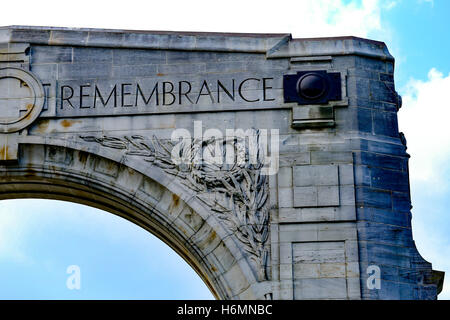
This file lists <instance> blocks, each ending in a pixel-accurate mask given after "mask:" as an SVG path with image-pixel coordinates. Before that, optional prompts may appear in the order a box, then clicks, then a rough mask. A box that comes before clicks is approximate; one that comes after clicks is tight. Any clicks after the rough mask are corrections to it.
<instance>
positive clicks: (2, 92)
mask: <svg viewBox="0 0 450 320" xmlns="http://www.w3.org/2000/svg"><path fill="white" fill-rule="evenodd" d="M44 101H45V91H44V88H43V86H42V84H41V82H40V81H39V80H38V79H37V78H36V77H35V76H34V75H33V74H31V73H30V72H28V71H25V70H23V69H20V68H14V67H8V68H0V133H9V132H16V131H19V130H22V129H23V128H26V127H27V126H29V125H30V124H31V123H32V122H33V121H34V120H36V118H37V117H38V116H39V114H40V113H41V111H42V108H43V107H44Z"/></svg>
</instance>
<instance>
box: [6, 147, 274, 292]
mask: <svg viewBox="0 0 450 320" xmlns="http://www.w3.org/2000/svg"><path fill="white" fill-rule="evenodd" d="M83 149H84V150H86V148H83ZM84 150H83V151H81V150H78V149H76V148H68V147H64V146H58V145H47V144H46V145H44V144H22V145H20V149H19V153H20V156H19V160H18V162H15V163H8V164H2V165H1V166H0V176H1V179H0V200H3V199H20V198H42V199H54V200H63V201H70V202H75V203H80V204H84V205H88V206H92V207H95V208H98V209H101V210H104V211H107V212H110V213H112V214H115V215H118V216H120V217H123V218H125V219H127V220H129V221H130V222H132V223H135V224H137V225H139V226H140V227H142V228H144V229H145V230H147V231H149V232H150V233H152V234H153V235H155V236H156V237H158V238H159V239H161V240H162V241H164V242H165V243H166V244H167V245H169V246H170V247H171V248H172V249H173V250H175V251H176V252H177V253H178V254H179V255H180V256H181V257H182V258H183V259H184V260H185V261H186V262H187V263H188V264H189V265H190V266H191V267H192V268H193V269H194V270H195V271H196V272H197V274H198V275H199V276H200V277H201V279H202V280H203V281H204V283H205V284H206V285H207V286H208V288H209V289H210V290H211V292H212V293H213V295H214V296H215V297H216V298H218V299H262V298H264V296H257V295H256V294H255V292H261V291H262V290H261V286H262V285H263V286H264V287H266V288H267V289H266V291H270V285H269V282H268V281H266V282H258V281H257V280H256V277H255V275H254V271H253V270H252V267H251V266H250V264H249V263H248V259H247V257H246V255H245V252H244V251H245V250H242V249H241V248H239V244H238V241H236V240H235V239H234V237H235V236H234V235H233V234H230V233H229V232H228V233H227V231H226V228H223V226H221V225H220V222H219V221H218V220H217V219H216V218H215V217H214V214H213V213H211V212H209V211H210V210H209V211H208V210H207V208H204V209H202V207H201V206H200V205H199V203H198V202H197V201H196V199H195V196H193V195H189V194H186V193H185V194H183V193H182V192H173V190H170V189H174V188H175V186H174V184H173V183H171V182H168V181H171V180H170V179H165V180H164V181H161V180H163V179H158V178H156V179H155V178H154V177H153V179H152V178H151V177H149V174H143V173H141V172H139V171H138V170H135V169H134V168H132V166H131V165H127V164H124V163H123V162H122V163H121V162H120V161H114V160H111V159H108V158H107V157H105V156H104V155H101V154H100V153H99V152H95V153H92V152H88V151H84ZM146 170H150V171H151V174H153V173H157V175H156V177H158V175H160V174H161V173H160V172H159V171H158V170H159V169H157V168H147V169H146ZM151 174H150V175H151ZM165 178H166V177H165ZM180 190H181V189H180ZM255 286H257V287H258V289H257V290H255ZM267 293H268V292H267Z"/></svg>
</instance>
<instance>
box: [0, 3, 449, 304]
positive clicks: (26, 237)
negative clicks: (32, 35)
mask: <svg viewBox="0 0 450 320" xmlns="http://www.w3.org/2000/svg"><path fill="white" fill-rule="evenodd" d="M63 3H64V4H63ZM2 12H7V13H8V14H6V15H2V18H1V22H0V24H1V25H5V26H6V25H38V26H61V27H86V28H111V29H136V30H173V31H217V32H261V33H280V32H282V33H291V34H292V35H293V36H294V37H295V38H301V37H320V36H345V35H353V36H359V37H365V38H370V39H375V40H380V41H384V42H385V43H386V44H387V46H388V48H389V50H390V52H391V54H392V55H393V56H394V57H395V58H396V68H395V81H396V88H397V91H398V92H399V93H400V94H401V95H402V97H403V107H402V109H401V110H400V111H399V113H398V117H399V127H400V131H402V132H404V133H405V135H406V139H407V141H408V153H410V154H411V159H410V181H411V193H412V203H413V209H412V213H413V220H412V223H413V236H414V240H415V242H416V246H417V248H418V250H419V252H420V253H421V255H422V256H423V257H424V258H425V259H426V260H428V261H430V262H432V263H433V269H435V270H442V271H446V272H447V279H446V282H445V285H444V290H443V292H442V293H441V295H440V296H439V298H440V299H450V279H448V277H450V215H449V212H448V208H449V207H450V162H449V161H448V160H449V159H450V130H448V128H447V123H448V120H447V119H449V118H450V99H448V97H447V94H448V93H449V92H450V59H449V57H450V41H449V40H448V34H449V32H450V22H449V20H448V14H449V13H450V1H448V0H359V1H358V0H355V1H351V0H311V1H292V0H291V1H283V0H278V1H276V2H274V1H265V0H258V1H242V0H239V1H238V0H228V1H226V2H223V1H220V2H219V1H211V0H209V1H195V0H191V1H175V0H166V1H135V0H127V1H126V2H124V1H107V2H106V1H86V0H78V1H76V2H75V1H68V2H67V3H65V2H63V1H50V0H40V1H20V2H18V1H8V2H5V3H2ZM100 226H101V227H100ZM71 265H76V266H79V267H80V279H81V281H80V283H81V288H80V289H79V290H77V289H73V290H69V289H68V288H67V281H68V280H67V279H68V277H71V276H72V274H68V273H67V267H68V266H71ZM6 275H7V276H6ZM71 279H72V280H73V278H71ZM0 281H1V285H0V299H8V298H15V299H30V298H32V299H35V298H39V299H58V298H61V299H66V298H68V299H92V298H98V299H129V298H134V299H211V298H212V295H211V294H210V292H209V291H208V289H207V288H206V286H205V285H204V284H203V283H202V281H201V280H200V278H199V277H198V276H197V275H196V274H195V272H194V271H193V270H192V269H191V268H190V267H189V266H188V265H187V264H186V263H185V262H184V261H183V260H182V259H181V258H180V257H178V256H177V255H176V254H175V253H174V252H173V251H172V250H171V249H170V248H168V247H167V246H166V245H165V244H163V243H162V242H161V241H159V240H158V239H156V238H155V237H153V236H152V235H150V234H149V233H148V232H146V231H144V230H142V229H140V228H139V227H137V226H135V225H133V224H132V223H130V222H128V221H125V220H123V219H121V218H119V217H116V216H114V215H111V214H108V213H105V212H101V211H99V210H97V209H93V208H89V207H85V206H81V205H76V204H71V203H63V202H59V201H48V200H47V201H44V200H5V201H0ZM75 282H76V281H75Z"/></svg>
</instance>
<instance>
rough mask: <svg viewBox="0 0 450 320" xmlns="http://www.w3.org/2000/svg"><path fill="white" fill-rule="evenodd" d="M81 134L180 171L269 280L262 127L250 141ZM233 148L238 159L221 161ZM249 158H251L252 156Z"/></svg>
mask: <svg viewBox="0 0 450 320" xmlns="http://www.w3.org/2000/svg"><path fill="white" fill-rule="evenodd" d="M80 138H81V139H83V140H84V141H86V142H93V143H98V144H100V145H102V146H103V147H106V148H114V149H119V150H123V151H124V153H125V155H127V156H135V157H141V158H142V159H143V160H144V161H146V162H150V163H152V164H153V165H155V166H157V167H159V168H161V169H162V170H164V171H165V172H166V173H168V174H171V175H174V176H176V177H177V179H178V180H179V182H180V183H182V184H183V185H185V186H186V187H187V188H189V189H190V190H192V191H194V192H195V194H196V197H197V198H198V199H199V200H201V201H202V202H203V203H205V204H206V205H207V206H208V207H209V208H210V209H211V210H212V211H213V212H214V213H215V214H216V215H217V217H218V218H219V219H220V220H221V221H222V222H223V223H224V225H225V226H226V227H227V228H228V229H229V230H231V231H232V232H233V233H234V235H235V236H236V238H237V239H238V241H239V242H240V243H241V245H242V246H241V247H242V248H244V250H245V252H246V254H247V257H248V258H249V261H250V262H251V263H252V265H253V266H254V268H255V271H256V273H257V275H258V279H259V280H260V281H264V280H268V273H267V270H266V269H267V263H268V254H269V249H268V245H267V240H268V236H269V226H268V225H269V206H268V202H269V201H268V179H267V176H266V175H263V174H262V171H261V169H262V167H263V159H264V151H263V148H261V144H260V143H259V139H260V135H259V132H258V131H255V135H254V139H249V142H248V143H247V144H246V142H245V138H244V139H242V138H233V139H228V138H227V139H224V138H221V139H216V138H214V137H213V138H210V139H209V140H207V141H205V140H200V139H191V138H189V139H182V140H180V141H179V142H176V143H174V142H172V141H161V140H159V139H157V138H156V137H155V136H153V137H152V138H147V137H143V136H139V135H131V136H121V137H116V136H80ZM230 148H231V150H233V152H232V154H233V155H234V158H233V160H234V161H231V162H230V161H217V159H218V158H222V159H225V158H226V156H227V155H226V154H227V152H228V150H230ZM252 150H253V151H252ZM206 155H207V156H206ZM250 158H252V159H253V161H248V160H249V159H250ZM199 159H200V160H199ZM211 159H213V160H214V161H213V160H211ZM221 162H222V163H221Z"/></svg>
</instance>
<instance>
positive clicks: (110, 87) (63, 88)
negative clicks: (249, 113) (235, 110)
mask: <svg viewBox="0 0 450 320" xmlns="http://www.w3.org/2000/svg"><path fill="white" fill-rule="evenodd" d="M273 83H274V78H273V77H267V78H254V77H249V78H245V79H239V78H238V79H234V78H230V79H226V80H221V79H217V80H216V79H214V80H205V79H203V80H200V81H195V80H193V81H192V80H191V81H188V80H179V81H158V79H149V80H147V79H143V80H141V81H136V82H122V83H114V82H113V83H112V82H106V83H105V82H81V83H74V82H72V83H60V84H59V89H58V92H59V93H60V99H59V109H60V110H58V112H59V113H61V114H64V113H76V114H77V115H80V116H81V115H83V114H86V115H92V114H93V113H94V114H105V115H106V114H108V113H130V112H139V111H142V112H144V113H145V112H154V111H157V110H161V111H170V110H171V109H173V108H169V107H170V106H194V105H199V106H210V105H219V106H227V105H231V104H239V103H246V104H257V103H259V102H269V101H274V100H275V98H274V92H273V87H272V86H273ZM258 89H261V90H258ZM160 106H162V107H164V108H162V109H161V108H155V107H160ZM127 108H131V110H129V111H127V110H126V109H127ZM86 109H90V110H89V111H85V110H86ZM114 109H116V110H114ZM133 109H134V110H133Z"/></svg>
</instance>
